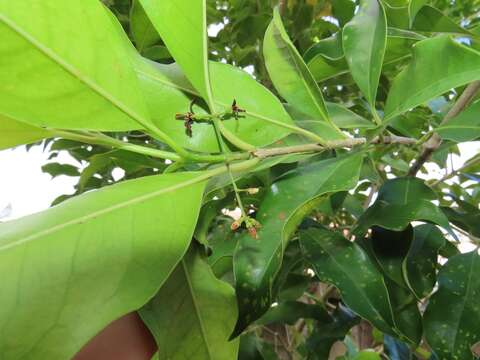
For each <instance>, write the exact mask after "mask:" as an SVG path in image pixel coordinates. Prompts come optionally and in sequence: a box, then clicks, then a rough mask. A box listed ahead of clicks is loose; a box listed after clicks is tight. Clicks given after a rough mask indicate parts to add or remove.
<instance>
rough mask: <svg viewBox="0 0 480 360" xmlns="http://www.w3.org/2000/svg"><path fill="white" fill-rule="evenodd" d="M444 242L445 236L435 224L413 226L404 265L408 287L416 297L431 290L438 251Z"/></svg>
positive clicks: (435, 274)
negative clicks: (410, 242)
mask: <svg viewBox="0 0 480 360" xmlns="http://www.w3.org/2000/svg"><path fill="white" fill-rule="evenodd" d="M445 244H446V240H445V237H444V236H443V234H442V232H441V231H440V230H439V229H438V228H437V227H436V226H434V225H432V224H423V225H419V226H416V227H415V228H414V238H413V243H412V246H411V247H410V250H409V251H408V255H407V257H406V259H405V261H404V266H405V273H406V274H405V275H406V276H407V278H408V284H409V286H410V289H412V291H413V292H414V293H415V295H416V296H417V297H418V298H423V297H425V296H427V295H429V294H430V293H431V292H432V290H433V287H434V286H435V282H436V280H437V273H436V270H437V258H438V253H439V251H440V249H441V248H442V247H443V246H445Z"/></svg>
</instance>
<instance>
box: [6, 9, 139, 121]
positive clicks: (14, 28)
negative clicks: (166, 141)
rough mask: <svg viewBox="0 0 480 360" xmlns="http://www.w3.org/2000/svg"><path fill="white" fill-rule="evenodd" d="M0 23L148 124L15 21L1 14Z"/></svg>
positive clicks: (78, 78)
mask: <svg viewBox="0 0 480 360" xmlns="http://www.w3.org/2000/svg"><path fill="white" fill-rule="evenodd" d="M0 21H1V22H2V23H4V24H5V26H6V27H7V28H10V29H11V30H12V31H13V32H15V33H16V34H17V35H18V36H20V37H21V38H23V39H24V40H25V41H27V42H28V43H30V44H31V45H32V46H33V47H34V48H36V49H37V50H38V51H40V52H41V53H42V54H44V55H45V56H46V57H47V58H49V59H50V60H52V61H53V62H55V63H56V64H57V65H59V66H60V67H61V68H62V69H63V70H65V71H66V72H67V73H69V74H70V75H71V76H72V77H74V78H76V79H77V80H79V81H80V82H82V83H83V84H85V85H86V86H87V87H89V88H90V89H92V90H93V91H94V92H95V93H97V94H98V95H100V96H101V97H103V98H104V99H106V100H107V101H108V102H110V103H111V104H112V105H113V106H115V107H116V108H117V109H118V110H120V111H121V112H123V113H124V114H125V115H127V116H128V117H130V118H132V119H133V120H135V121H137V122H138V123H140V124H142V125H143V124H144V123H147V122H148V120H147V119H145V118H144V117H143V116H141V115H139V114H137V113H136V112H135V111H133V110H131V109H130V108H128V107H127V106H126V105H124V104H123V103H122V102H121V101H119V100H118V99H116V98H115V97H114V96H113V95H111V94H110V93H108V92H107V91H106V90H105V89H103V88H102V87H101V86H98V85H97V84H96V83H95V82H94V81H93V80H92V79H90V78H89V77H88V76H86V75H83V74H82V73H81V72H80V71H79V70H78V69H77V68H76V67H75V66H73V65H71V64H70V63H68V62H66V61H64V60H63V59H62V58H61V57H60V56H59V55H58V54H57V53H55V52H54V51H53V50H52V49H50V48H48V47H46V46H44V45H43V44H42V43H40V42H39V41H38V40H37V39H35V38H34V37H33V36H31V35H30V34H29V33H27V32H25V31H24V30H23V29H22V28H20V27H19V26H18V25H17V24H16V23H15V22H14V21H12V20H10V19H9V18H7V17H6V16H5V15H4V14H0Z"/></svg>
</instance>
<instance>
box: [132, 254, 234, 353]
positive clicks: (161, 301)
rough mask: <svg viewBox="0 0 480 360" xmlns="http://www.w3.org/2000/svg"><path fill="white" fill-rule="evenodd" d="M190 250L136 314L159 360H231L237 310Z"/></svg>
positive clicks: (230, 292) (226, 288)
mask: <svg viewBox="0 0 480 360" xmlns="http://www.w3.org/2000/svg"><path fill="white" fill-rule="evenodd" d="M198 251H199V250H196V249H195V248H193V247H192V248H191V249H190V250H189V251H188V253H187V254H186V255H185V257H184V258H183V259H182V261H181V262H180V263H179V264H178V265H177V267H176V269H175V270H174V271H173V273H172V274H171V275H170V277H169V278H168V280H167V281H166V283H165V284H164V285H163V286H162V288H161V289H160V291H159V292H158V294H157V295H156V296H155V297H154V298H153V299H152V300H150V302H149V303H148V304H147V305H145V306H144V307H143V308H142V309H141V310H140V311H139V313H140V316H141V317H142V319H143V321H144V322H145V323H146V325H147V326H148V328H149V329H150V331H151V332H152V334H153V336H154V337H155V340H156V341H157V344H158V349H159V350H158V353H159V358H160V359H172V360H174V359H192V360H195V359H198V360H213V359H218V360H224V359H236V358H237V353H238V344H239V341H238V339H237V340H233V341H229V340H228V336H229V335H230V333H231V331H232V329H233V326H234V324H235V316H236V314H237V309H236V306H235V293H234V291H233V289H232V288H231V287H230V285H228V284H227V283H225V282H223V281H220V280H218V279H217V278H216V277H215V275H213V273H212V270H211V269H210V267H209V266H208V264H207V263H206V262H205V260H204V259H203V258H202V256H200V255H199V253H198Z"/></svg>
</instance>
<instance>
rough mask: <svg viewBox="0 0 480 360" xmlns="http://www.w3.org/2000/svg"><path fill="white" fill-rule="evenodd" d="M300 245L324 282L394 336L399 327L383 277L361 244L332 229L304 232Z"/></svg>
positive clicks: (376, 325)
mask: <svg viewBox="0 0 480 360" xmlns="http://www.w3.org/2000/svg"><path fill="white" fill-rule="evenodd" d="M300 243H301V245H302V247H303V249H304V253H305V256H306V258H307V261H309V262H310V263H311V264H312V266H313V270H314V271H315V273H316V275H317V276H318V277H319V279H320V280H321V281H324V282H328V283H330V284H333V285H335V286H336V287H337V288H338V289H339V291H340V293H341V295H342V299H343V301H344V302H345V304H347V305H348V307H349V308H350V309H352V310H353V311H354V312H356V313H357V314H358V315H360V316H361V317H363V318H365V319H367V320H368V321H370V322H371V323H372V324H373V325H374V326H375V327H377V328H378V329H380V330H382V331H383V332H386V333H388V334H394V335H395V331H394V330H393V329H394V328H395V325H394V323H393V314H392V309H391V307H390V301H389V297H388V292H387V288H386V286H385V282H384V280H383V276H382V274H380V272H379V271H378V270H377V268H376V266H375V265H374V264H373V263H372V261H371V260H370V259H369V258H368V256H367V254H366V253H365V252H364V251H363V250H362V248H360V247H359V246H358V245H357V244H355V243H352V242H350V241H348V240H347V239H345V238H344V237H343V236H341V235H339V234H337V233H333V232H331V231H328V230H324V229H319V228H311V229H308V230H305V231H302V232H301V233H300Z"/></svg>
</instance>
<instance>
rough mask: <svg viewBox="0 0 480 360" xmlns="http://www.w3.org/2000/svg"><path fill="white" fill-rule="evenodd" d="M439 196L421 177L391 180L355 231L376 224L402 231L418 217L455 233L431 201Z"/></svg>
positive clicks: (363, 230) (358, 223)
mask: <svg viewBox="0 0 480 360" xmlns="http://www.w3.org/2000/svg"><path fill="white" fill-rule="evenodd" d="M436 198H437V197H436V195H435V193H434V192H433V190H432V189H430V188H429V187H428V186H427V185H425V184H424V182H423V181H422V180H420V179H417V178H412V177H404V178H396V179H392V180H389V181H387V182H386V183H385V184H384V185H383V186H382V187H381V188H380V191H379V193H378V197H377V200H376V201H375V203H374V204H373V205H372V206H370V207H369V208H368V209H367V210H366V211H365V213H364V214H363V215H362V216H361V217H360V219H359V220H358V222H357V225H356V228H355V229H354V230H353V231H354V233H355V234H357V235H360V236H361V235H363V234H365V233H366V231H367V230H368V229H369V228H370V227H372V226H374V225H378V226H381V227H383V228H386V229H389V230H395V231H401V230H403V229H405V228H406V227H407V226H408V224H410V222H412V221H415V220H418V221H426V222H430V223H434V224H438V225H440V226H442V227H443V228H444V229H445V230H447V231H449V232H450V233H452V235H453V232H452V230H451V227H450V224H449V222H448V219H447V217H446V216H445V214H444V213H443V212H442V210H441V209H440V208H439V207H438V206H436V205H434V204H433V203H432V202H431V201H432V200H435V199H436Z"/></svg>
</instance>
